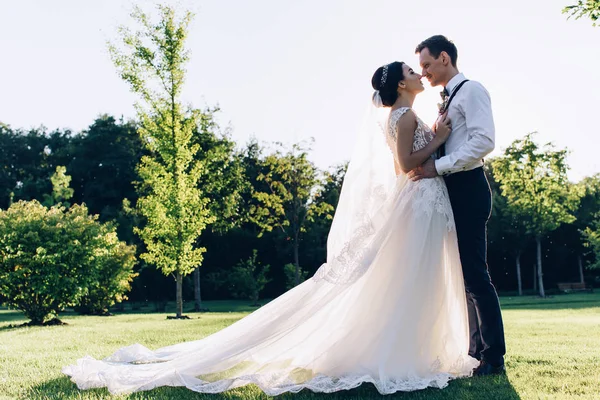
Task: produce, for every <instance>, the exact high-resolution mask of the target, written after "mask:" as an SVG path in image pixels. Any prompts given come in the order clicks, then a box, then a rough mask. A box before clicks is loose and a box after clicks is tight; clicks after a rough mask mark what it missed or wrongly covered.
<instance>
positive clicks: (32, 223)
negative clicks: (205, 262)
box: [0, 200, 135, 325]
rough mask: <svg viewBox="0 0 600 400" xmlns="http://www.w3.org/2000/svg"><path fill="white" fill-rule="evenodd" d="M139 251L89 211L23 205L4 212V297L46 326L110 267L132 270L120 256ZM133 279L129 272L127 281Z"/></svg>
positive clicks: (0, 284)
mask: <svg viewBox="0 0 600 400" xmlns="http://www.w3.org/2000/svg"><path fill="white" fill-rule="evenodd" d="M134 251H135V250H134V249H133V248H131V247H128V246H126V245H125V244H124V243H122V242H119V241H118V239H117V234H116V232H115V229H114V226H112V225H110V224H108V225H107V224H101V223H99V222H98V221H97V217H96V216H93V215H89V214H88V211H87V208H86V207H85V206H82V205H74V206H72V207H71V208H70V209H68V210H67V209H66V208H65V207H64V206H62V205H58V206H53V207H50V208H47V207H44V206H43V205H41V204H40V203H39V202H38V201H36V200H32V201H29V202H26V201H19V202H17V203H14V204H13V205H12V206H11V207H10V208H9V209H8V210H4V211H1V210H0V295H2V296H4V297H5V298H6V301H7V303H8V304H9V305H11V306H14V307H16V308H18V309H19V310H21V311H23V312H24V313H25V315H26V316H27V317H28V318H29V319H30V320H31V324H33V325H42V324H44V322H45V321H46V320H47V319H48V318H50V317H52V316H54V317H56V315H57V314H58V312H60V311H62V310H63V309H64V308H65V307H67V306H76V305H77V304H79V301H80V299H81V298H82V297H84V296H86V295H88V294H89V293H90V288H94V287H96V286H99V285H100V284H101V282H100V280H99V278H101V276H99V275H101V274H102V272H103V271H105V267H104V266H103V264H104V263H116V264H119V265H120V267H121V268H123V269H124V270H129V271H130V268H131V263H128V264H125V265H121V264H120V262H121V261H122V259H121V257H120V254H122V253H128V254H132V253H133V252H134ZM132 277H133V275H132V274H131V273H129V274H127V273H126V274H125V276H124V279H125V280H130V279H132ZM125 289H126V288H125ZM92 290H93V289H92Z"/></svg>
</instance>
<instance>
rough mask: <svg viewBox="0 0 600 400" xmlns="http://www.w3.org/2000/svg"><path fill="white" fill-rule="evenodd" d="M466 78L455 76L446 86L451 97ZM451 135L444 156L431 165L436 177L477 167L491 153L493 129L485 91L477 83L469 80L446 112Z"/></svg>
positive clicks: (488, 99)
mask: <svg viewBox="0 0 600 400" xmlns="http://www.w3.org/2000/svg"><path fill="white" fill-rule="evenodd" d="M465 79H466V78H465V76H464V75H463V74H460V73H459V74H457V75H455V76H454V77H453V78H452V79H450V82H448V84H447V85H446V90H448V93H449V94H450V95H451V94H452V92H453V90H454V89H455V88H456V86H457V85H458V84H459V83H460V82H462V81H464V80H465ZM448 116H449V117H450V120H451V121H452V133H451V134H450V137H449V138H448V140H447V141H446V156H444V157H442V158H440V159H438V160H436V161H435V169H436V170H437V172H438V174H440V175H449V174H453V173H455V172H460V171H469V170H471V169H474V168H477V167H481V166H482V165H483V158H484V157H485V156H487V155H488V154H489V153H491V152H492V150H494V146H495V128H494V118H493V116H492V104H491V99H490V95H489V93H488V91H487V90H486V89H485V88H484V87H483V85H482V84H481V83H479V82H475V81H471V80H469V81H468V82H466V83H465V84H464V85H463V86H462V87H461V88H460V90H459V91H458V92H457V93H456V95H455V96H454V99H452V103H450V107H449V108H448Z"/></svg>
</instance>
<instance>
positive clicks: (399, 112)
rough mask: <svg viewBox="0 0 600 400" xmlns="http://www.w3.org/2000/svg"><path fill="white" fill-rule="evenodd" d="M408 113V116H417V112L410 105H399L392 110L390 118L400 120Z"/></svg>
mask: <svg viewBox="0 0 600 400" xmlns="http://www.w3.org/2000/svg"><path fill="white" fill-rule="evenodd" d="M404 115H406V117H407V118H411V119H412V118H416V117H417V114H415V112H414V111H413V109H412V108H410V107H399V108H396V109H394V110H391V111H390V118H392V119H395V120H396V121H397V120H399V119H400V118H401V117H403V116H404Z"/></svg>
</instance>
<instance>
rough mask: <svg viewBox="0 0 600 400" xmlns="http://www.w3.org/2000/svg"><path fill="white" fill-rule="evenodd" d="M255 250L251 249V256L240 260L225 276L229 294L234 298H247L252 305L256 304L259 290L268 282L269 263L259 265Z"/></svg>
mask: <svg viewBox="0 0 600 400" xmlns="http://www.w3.org/2000/svg"><path fill="white" fill-rule="evenodd" d="M257 254H258V253H257V251H256V250H253V251H252V256H251V257H250V258H248V259H247V260H245V261H240V262H239V263H238V264H237V265H236V266H235V267H233V271H232V272H231V273H230V274H229V275H228V277H227V278H226V284H227V285H228V289H229V292H230V293H231V296H233V298H235V299H249V300H250V301H252V305H257V304H258V299H259V296H260V292H262V290H263V289H264V287H265V285H266V284H267V283H269V282H270V280H269V279H267V277H266V274H267V272H268V271H269V265H264V266H262V267H261V266H260V264H259V263H258V262H257V261H256V257H257Z"/></svg>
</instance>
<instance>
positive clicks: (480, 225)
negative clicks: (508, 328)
mask: <svg viewBox="0 0 600 400" xmlns="http://www.w3.org/2000/svg"><path fill="white" fill-rule="evenodd" d="M444 179H445V181H446V186H447V187H448V193H449V195H450V203H451V204H452V211H453V212H454V220H455V223H456V234H457V236H458V249H459V252H460V261H461V263H462V269H463V275H464V279H465V289H466V295H467V308H468V314H469V332H470V343H469V355H470V356H471V357H475V358H477V359H478V360H485V361H487V362H489V363H490V364H492V365H498V364H501V363H503V362H504V358H503V357H504V354H505V353H506V345H505V342H504V326H503V324H502V314H501V313H500V302H499V301H498V294H497V293H496V288H494V285H492V281H491V279H490V274H489V272H488V265H487V232H486V229H487V228H486V225H487V221H488V219H489V217H490V214H491V211H492V192H491V190H490V185H489V183H488V181H487V178H486V176H485V173H484V171H483V168H476V169H474V170H471V171H465V172H458V173H456V174H452V175H448V176H446V177H445V178H444Z"/></svg>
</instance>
